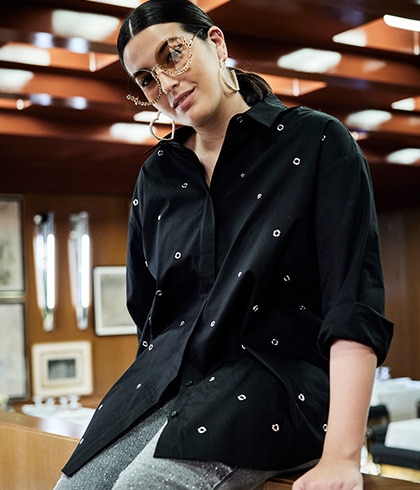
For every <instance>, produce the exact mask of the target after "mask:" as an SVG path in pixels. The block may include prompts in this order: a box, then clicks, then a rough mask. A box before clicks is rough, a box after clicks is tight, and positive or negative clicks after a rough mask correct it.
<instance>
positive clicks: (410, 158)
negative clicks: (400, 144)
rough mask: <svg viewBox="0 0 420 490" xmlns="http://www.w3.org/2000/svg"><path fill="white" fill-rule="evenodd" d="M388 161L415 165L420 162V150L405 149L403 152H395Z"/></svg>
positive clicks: (388, 157) (389, 156)
mask: <svg viewBox="0 0 420 490" xmlns="http://www.w3.org/2000/svg"><path fill="white" fill-rule="evenodd" d="M386 159H387V161H388V162H390V163H400V164H403V165H413V164H414V163H419V162H420V148H404V149H403V150H398V151H394V153H390V154H389V155H388V156H387V158H386Z"/></svg>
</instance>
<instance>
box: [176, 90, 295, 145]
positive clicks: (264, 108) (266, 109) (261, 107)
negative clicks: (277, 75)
mask: <svg viewBox="0 0 420 490" xmlns="http://www.w3.org/2000/svg"><path fill="white" fill-rule="evenodd" d="M286 109H287V108H286V106H285V105H284V104H283V102H281V101H280V100H279V99H278V98H277V97H276V96H275V95H274V94H269V95H267V97H265V98H264V99H263V100H261V101H260V102H257V103H256V104H255V105H254V106H252V107H251V108H250V109H248V110H247V111H246V112H245V113H244V115H246V116H248V117H250V118H252V119H254V120H255V121H257V122H258V123H260V124H263V125H264V126H267V127H270V126H271V125H272V124H273V123H274V121H276V119H277V117H278V115H279V114H280V113H281V112H283V111H285V110H286ZM193 132H194V129H193V128H191V127H190V126H181V127H179V128H178V129H177V130H176V131H175V138H174V139H175V141H176V142H178V143H181V144H183V142H184V141H185V140H186V139H187V138H188V136H190V135H191V134H192V133H193Z"/></svg>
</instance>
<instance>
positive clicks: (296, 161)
mask: <svg viewBox="0 0 420 490" xmlns="http://www.w3.org/2000/svg"><path fill="white" fill-rule="evenodd" d="M299 164H300V158H298V157H296V158H295V159H294V160H293V165H299Z"/></svg>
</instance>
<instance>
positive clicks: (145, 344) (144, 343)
mask: <svg viewBox="0 0 420 490" xmlns="http://www.w3.org/2000/svg"><path fill="white" fill-rule="evenodd" d="M141 345H142V346H143V347H148V346H149V342H147V340H143V342H142V343H141Z"/></svg>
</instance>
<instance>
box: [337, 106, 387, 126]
mask: <svg viewBox="0 0 420 490" xmlns="http://www.w3.org/2000/svg"><path fill="white" fill-rule="evenodd" d="M391 118H392V115H391V113H390V112H387V111H378V110H366V111H360V112H355V113H353V114H350V115H349V116H348V117H347V119H346V124H347V126H351V127H356V128H361V129H366V130H370V129H375V128H377V127H378V126H380V125H381V124H383V123H385V122H387V121H389V120H390V119H391Z"/></svg>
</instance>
